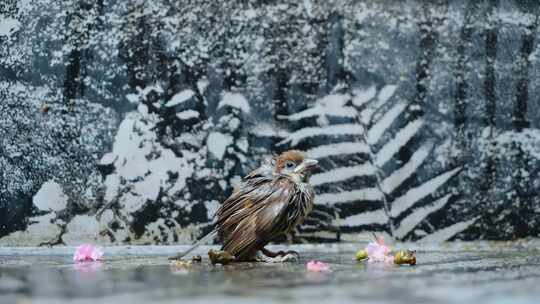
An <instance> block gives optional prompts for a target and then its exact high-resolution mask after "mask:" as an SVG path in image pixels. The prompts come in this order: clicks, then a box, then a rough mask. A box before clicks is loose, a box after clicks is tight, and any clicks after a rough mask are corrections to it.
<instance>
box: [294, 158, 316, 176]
mask: <svg viewBox="0 0 540 304" xmlns="http://www.w3.org/2000/svg"><path fill="white" fill-rule="evenodd" d="M318 163H319V162H318V161H317V160H315V159H304V161H303V162H302V163H301V164H300V165H298V166H297V167H296V169H294V173H302V172H304V171H306V170H311V169H313V168H314V167H315V166H317V164H318Z"/></svg>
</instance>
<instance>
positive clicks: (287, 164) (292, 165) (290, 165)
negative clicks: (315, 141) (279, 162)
mask: <svg viewBox="0 0 540 304" xmlns="http://www.w3.org/2000/svg"><path fill="white" fill-rule="evenodd" d="M285 165H286V166H287V168H289V169H291V168H292V167H294V163H293V162H290V161H289V162H287V163H285Z"/></svg>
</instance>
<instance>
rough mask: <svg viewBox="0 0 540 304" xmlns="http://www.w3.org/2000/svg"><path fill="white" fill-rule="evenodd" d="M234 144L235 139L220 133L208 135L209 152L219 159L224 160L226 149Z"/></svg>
mask: <svg viewBox="0 0 540 304" xmlns="http://www.w3.org/2000/svg"><path fill="white" fill-rule="evenodd" d="M232 142H233V137H232V136H230V135H227V134H223V133H220V132H212V133H210V135H208V139H207V142H206V145H207V147H208V151H210V153H212V154H213V155H214V156H215V157H216V158H217V159H223V155H224V154H225V148H227V146H228V145H230V144H231V143H232Z"/></svg>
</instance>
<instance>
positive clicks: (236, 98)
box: [218, 92, 251, 114]
mask: <svg viewBox="0 0 540 304" xmlns="http://www.w3.org/2000/svg"><path fill="white" fill-rule="evenodd" d="M225 106H229V107H233V108H237V109H239V110H241V111H242V112H244V113H246V114H249V113H250V112H251V108H250V106H249V102H248V101H247V99H246V98H245V97H244V95H242V94H240V93H231V92H227V93H224V94H223V95H222V97H221V100H220V102H219V104H218V109H219V108H222V107H225Z"/></svg>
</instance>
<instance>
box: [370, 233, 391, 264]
mask: <svg viewBox="0 0 540 304" xmlns="http://www.w3.org/2000/svg"><path fill="white" fill-rule="evenodd" d="M366 251H367V254H368V257H369V260H368V261H369V262H393V261H394V257H392V256H391V255H390V248H388V246H386V245H385V244H384V240H383V239H382V238H377V239H376V240H375V242H371V243H369V244H368V245H367V247H366Z"/></svg>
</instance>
